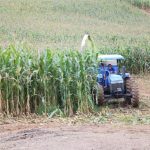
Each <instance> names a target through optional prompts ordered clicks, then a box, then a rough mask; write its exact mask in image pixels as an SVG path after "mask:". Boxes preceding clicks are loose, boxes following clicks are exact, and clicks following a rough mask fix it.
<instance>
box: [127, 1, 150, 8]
mask: <svg viewBox="0 0 150 150" xmlns="http://www.w3.org/2000/svg"><path fill="white" fill-rule="evenodd" d="M130 2H131V4H133V5H135V6H137V7H139V8H150V0H130Z"/></svg>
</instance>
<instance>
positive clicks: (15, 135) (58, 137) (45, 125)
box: [0, 77, 150, 150]
mask: <svg viewBox="0 0 150 150" xmlns="http://www.w3.org/2000/svg"><path fill="white" fill-rule="evenodd" d="M149 82H150V81H147V77H143V78H137V83H138V85H139V91H140V97H141V106H140V107H141V108H139V109H137V110H133V111H132V109H129V108H116V109H108V110H105V109H104V110H105V111H106V112H105V113H106V114H107V113H108V112H109V113H112V114H116V115H115V116H114V117H113V116H112V117H110V119H112V120H109V119H108V121H106V122H102V123H104V124H102V123H94V122H92V123H91V122H90V121H89V120H90V119H91V117H90V119H89V118H85V120H86V119H89V120H88V121H87V122H85V120H84V122H82V121H83V120H82V119H83V118H80V117H74V118H70V119H68V120H67V121H64V120H65V119H62V118H56V119H55V118H54V119H48V118H41V117H38V118H37V117H34V116H32V117H31V118H21V119H16V120H15V119H14V118H8V119H5V120H3V121H1V120H0V150H8V149H10V150H18V149H21V150H26V149H28V150H33V149H37V150H43V149H44V150H60V149H61V150H103V149H104V150H110V149H115V150H127V149H129V150H149V149H150V124H149V123H147V122H146V124H145V125H144V122H142V123H141V121H140V120H141V119H142V118H144V117H145V118H147V117H148V118H147V119H149V118H150V115H149V114H150V107H149V106H150V93H149V89H150V83H149ZM120 111H121V112H120ZM131 112H132V115H130V113H131ZM117 116H120V118H121V120H122V118H123V117H124V119H125V120H123V121H124V122H126V121H127V122H129V124H128V125H126V124H125V123H121V122H117V123H116V121H118V120H115V118H116V117H117ZM146 116H147V117H146ZM98 117H99V116H98ZM98 117H97V118H98ZM107 117H108V116H106V118H107ZM76 118H78V119H76ZM97 118H96V119H97ZM106 118H104V119H106ZM96 119H95V118H94V120H96ZM102 119H103V118H102ZM130 119H131V120H132V119H137V120H136V121H137V122H136V123H137V124H136V123H134V121H133V122H130ZM102 121H103V120H102ZM119 121H120V120H119ZM76 122H78V123H76ZM79 122H80V123H79Z"/></svg>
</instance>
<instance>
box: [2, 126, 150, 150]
mask: <svg viewBox="0 0 150 150" xmlns="http://www.w3.org/2000/svg"><path fill="white" fill-rule="evenodd" d="M13 126H15V125H13ZM18 127H19V126H18ZM2 128H3V132H2ZM25 128H26V129H25ZM0 129H1V133H0V150H8V149H11V150H18V149H21V150H26V149H28V150H33V149H36V150H43V149H44V150H103V149H104V150H110V149H115V150H121V149H122V150H127V149H128V150H142V149H144V150H149V149H150V126H135V127H133V126H114V125H100V126H96V125H78V126H68V125H58V126H56V127H55V126H53V125H52V124H50V125H47V126H40V127H38V126H33V125H30V126H28V127H26V126H24V127H21V129H19V130H14V128H13V127H12V129H13V130H11V129H10V130H8V129H9V125H8V126H7V127H5V128H4V127H3V126H1V127H0Z"/></svg>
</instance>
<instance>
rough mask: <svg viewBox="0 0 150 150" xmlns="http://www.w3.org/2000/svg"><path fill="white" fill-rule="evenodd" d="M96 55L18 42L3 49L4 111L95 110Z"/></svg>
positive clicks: (0, 95)
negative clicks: (41, 49)
mask: <svg viewBox="0 0 150 150" xmlns="http://www.w3.org/2000/svg"><path fill="white" fill-rule="evenodd" d="M95 58H96V57H95V56H94V55H93V53H92V52H90V51H87V52H86V53H83V54H80V52H78V51H71V50H70V51H61V52H60V51H59V52H56V51H51V50H45V51H44V52H43V53H41V54H38V53H35V51H32V50H29V49H25V48H23V49H22V48H17V47H15V46H9V47H8V48H7V49H0V111H1V112H3V113H6V114H13V115H19V114H24V113H25V114H29V113H45V114H47V113H49V112H52V111H54V110H55V109H59V110H62V111H63V113H64V114H65V115H72V114H73V113H74V112H76V111H81V112H88V111H91V110H92V108H93V101H92V96H91V87H92V85H93V84H95V82H96V74H94V73H93V71H94V68H95V63H96V62H95V60H96V59H95Z"/></svg>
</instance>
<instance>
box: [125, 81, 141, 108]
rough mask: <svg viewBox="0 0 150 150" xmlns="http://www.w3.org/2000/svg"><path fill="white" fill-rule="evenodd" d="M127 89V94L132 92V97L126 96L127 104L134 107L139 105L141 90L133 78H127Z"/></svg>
mask: <svg viewBox="0 0 150 150" xmlns="http://www.w3.org/2000/svg"><path fill="white" fill-rule="evenodd" d="M125 89H126V94H131V95H132V97H131V98H125V102H126V103H127V104H130V105H132V106H133V107H138V106H139V92H138V88H137V84H136V82H135V80H134V79H133V78H127V79H126V80H125Z"/></svg>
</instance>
